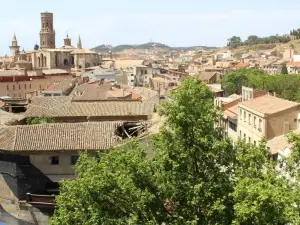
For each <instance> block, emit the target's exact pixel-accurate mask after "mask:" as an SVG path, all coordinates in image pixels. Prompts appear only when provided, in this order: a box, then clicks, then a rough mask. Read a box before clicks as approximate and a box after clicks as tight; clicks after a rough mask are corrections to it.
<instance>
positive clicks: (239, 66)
mask: <svg viewBox="0 0 300 225" xmlns="http://www.w3.org/2000/svg"><path fill="white" fill-rule="evenodd" d="M248 66H250V64H249V63H239V64H237V65H235V68H246V67H248Z"/></svg>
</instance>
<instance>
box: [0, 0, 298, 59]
mask: <svg viewBox="0 0 300 225" xmlns="http://www.w3.org/2000/svg"><path fill="white" fill-rule="evenodd" d="M46 10H47V11H50V12H53V13H54V27H55V30H56V45H57V47H60V46H62V45H63V38H64V37H65V36H66V34H67V33H68V34H69V36H70V37H71V38H72V43H73V45H76V43H77V39H78V35H79V34H80V35H81V37H82V42H83V47H85V48H92V47H94V46H96V45H99V44H112V45H119V44H141V43H145V42H149V41H150V40H151V39H152V40H153V41H155V42H161V43H164V44H168V45H171V46H192V45H206V46H223V45H225V44H226V39H227V38H229V37H231V36H233V35H237V36H240V37H241V38H242V39H245V38H246V37H247V36H249V35H252V34H256V35H258V36H265V35H272V34H276V33H278V34H283V33H288V32H289V30H290V29H292V28H298V27H300V1H299V0H288V1H282V0H278V1H277V0H251V1H246V0H211V1H204V0H181V1H179V0H151V1H146V0H105V1H102V0H73V1H70V0H46V1H41V0H39V1H38V0H26V1H25V0H13V1H4V2H3V3H2V2H1V5H0V27H1V32H0V55H4V54H6V53H9V48H8V46H9V45H10V44H11V39H12V36H13V33H14V32H15V33H16V35H17V39H18V41H19V45H21V47H22V48H23V47H24V48H25V50H26V49H32V48H33V46H34V45H35V43H38V44H39V31H40V12H43V11H46Z"/></svg>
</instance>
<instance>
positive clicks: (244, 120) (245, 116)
mask: <svg viewBox="0 0 300 225" xmlns="http://www.w3.org/2000/svg"><path fill="white" fill-rule="evenodd" d="M244 121H246V112H245V111H244Z"/></svg>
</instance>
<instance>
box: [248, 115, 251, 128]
mask: <svg viewBox="0 0 300 225" xmlns="http://www.w3.org/2000/svg"><path fill="white" fill-rule="evenodd" d="M248 120H249V121H248V123H249V125H250V124H251V114H250V113H249V116H248Z"/></svg>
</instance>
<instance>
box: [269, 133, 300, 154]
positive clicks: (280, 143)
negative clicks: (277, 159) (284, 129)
mask: <svg viewBox="0 0 300 225" xmlns="http://www.w3.org/2000/svg"><path fill="white" fill-rule="evenodd" d="M292 132H293V133H295V134H300V130H294V131H292ZM293 145H294V144H293V143H289V140H288V135H281V136H277V137H275V138H273V139H271V140H268V141H267V147H268V148H269V151H270V153H271V154H272V155H274V154H277V153H278V152H279V151H283V150H284V149H286V148H289V149H291V148H292V147H293Z"/></svg>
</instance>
